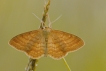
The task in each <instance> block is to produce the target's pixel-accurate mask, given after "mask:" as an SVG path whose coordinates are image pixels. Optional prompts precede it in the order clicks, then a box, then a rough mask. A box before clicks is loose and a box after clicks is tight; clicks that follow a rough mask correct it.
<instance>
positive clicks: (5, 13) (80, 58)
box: [0, 0, 106, 71]
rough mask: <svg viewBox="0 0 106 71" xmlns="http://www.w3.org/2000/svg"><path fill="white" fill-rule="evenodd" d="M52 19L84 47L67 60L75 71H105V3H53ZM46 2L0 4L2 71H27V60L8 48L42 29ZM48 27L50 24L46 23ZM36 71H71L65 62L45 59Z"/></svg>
mask: <svg viewBox="0 0 106 71" xmlns="http://www.w3.org/2000/svg"><path fill="white" fill-rule="evenodd" d="M51 1H52V2H51V5H50V10H49V15H50V19H51V21H53V20H55V19H56V18H57V17H58V16H60V15H62V17H61V18H60V19H59V20H57V21H56V22H55V23H53V24H52V28H53V29H58V30H62V31H66V32H69V33H72V34H75V35H77V36H79V37H81V38H82V39H83V40H84V41H85V46H84V47H83V48H81V49H80V50H78V51H76V52H72V53H69V54H68V56H66V57H65V59H66V60H67V62H68V64H69V66H70V68H71V70H72V71H106V0H51ZM43 7H44V0H0V71H25V67H26V66H27V63H28V59H29V58H28V56H26V55H25V54H24V53H23V52H20V51H17V50H15V49H13V48H12V47H11V46H9V45H8V41H9V40H10V39H11V38H12V37H14V36H15V35H17V34H20V33H23V32H27V31H31V30H35V29H38V28H39V25H40V21H39V20H38V19H37V18H36V17H35V16H34V15H33V14H32V13H35V14H36V15H37V16H38V17H39V18H42V12H43ZM46 24H48V23H46ZM36 71H68V69H67V67H66V65H65V64H64V62H63V60H53V59H52V58H50V57H42V58H40V59H39V61H38V66H37V69H36Z"/></svg>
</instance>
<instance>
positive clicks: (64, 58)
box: [63, 58, 71, 71]
mask: <svg viewBox="0 0 106 71" xmlns="http://www.w3.org/2000/svg"><path fill="white" fill-rule="evenodd" d="M63 61H64V63H65V65H66V66H67V68H68V70H69V71H71V69H70V67H69V65H68V63H67V61H66V60H65V58H63Z"/></svg>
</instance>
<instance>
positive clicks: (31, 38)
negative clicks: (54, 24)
mask: <svg viewBox="0 0 106 71" xmlns="http://www.w3.org/2000/svg"><path fill="white" fill-rule="evenodd" d="M9 44H10V45H11V46H13V47H14V48H16V49H18V50H20V51H23V52H25V53H26V54H27V55H28V56H29V57H30V58H32V59H39V58H40V57H42V56H46V57H47V56H50V57H52V58H53V59H61V58H63V57H65V56H66V55H67V54H68V53H69V52H72V51H75V50H78V49H79V48H81V47H82V46H83V45H84V41H83V40H82V39H81V38H79V37H78V36H76V35H73V34H70V33H67V32H64V31H60V30H53V29H52V28H50V27H45V28H43V29H42V28H39V29H38V30H33V31H29V32H25V33H22V34H19V35H17V36H15V37H13V38H12V39H11V40H10V41H9Z"/></svg>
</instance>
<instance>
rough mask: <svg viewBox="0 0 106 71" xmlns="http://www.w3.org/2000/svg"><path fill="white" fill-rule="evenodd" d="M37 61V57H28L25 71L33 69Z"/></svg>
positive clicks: (32, 70)
mask: <svg viewBox="0 0 106 71" xmlns="http://www.w3.org/2000/svg"><path fill="white" fill-rule="evenodd" d="M37 62H38V60H37V59H32V58H29V62H28V66H27V67H26V71H34V70H35V68H36V66H37V64H36V63H37Z"/></svg>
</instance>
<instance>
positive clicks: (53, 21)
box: [52, 15, 62, 23]
mask: <svg viewBox="0 0 106 71" xmlns="http://www.w3.org/2000/svg"><path fill="white" fill-rule="evenodd" d="M61 16H62V15H60V16H59V17H57V19H55V20H54V21H53V22H52V23H54V22H56V21H57V20H58V19H60V17H61Z"/></svg>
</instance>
